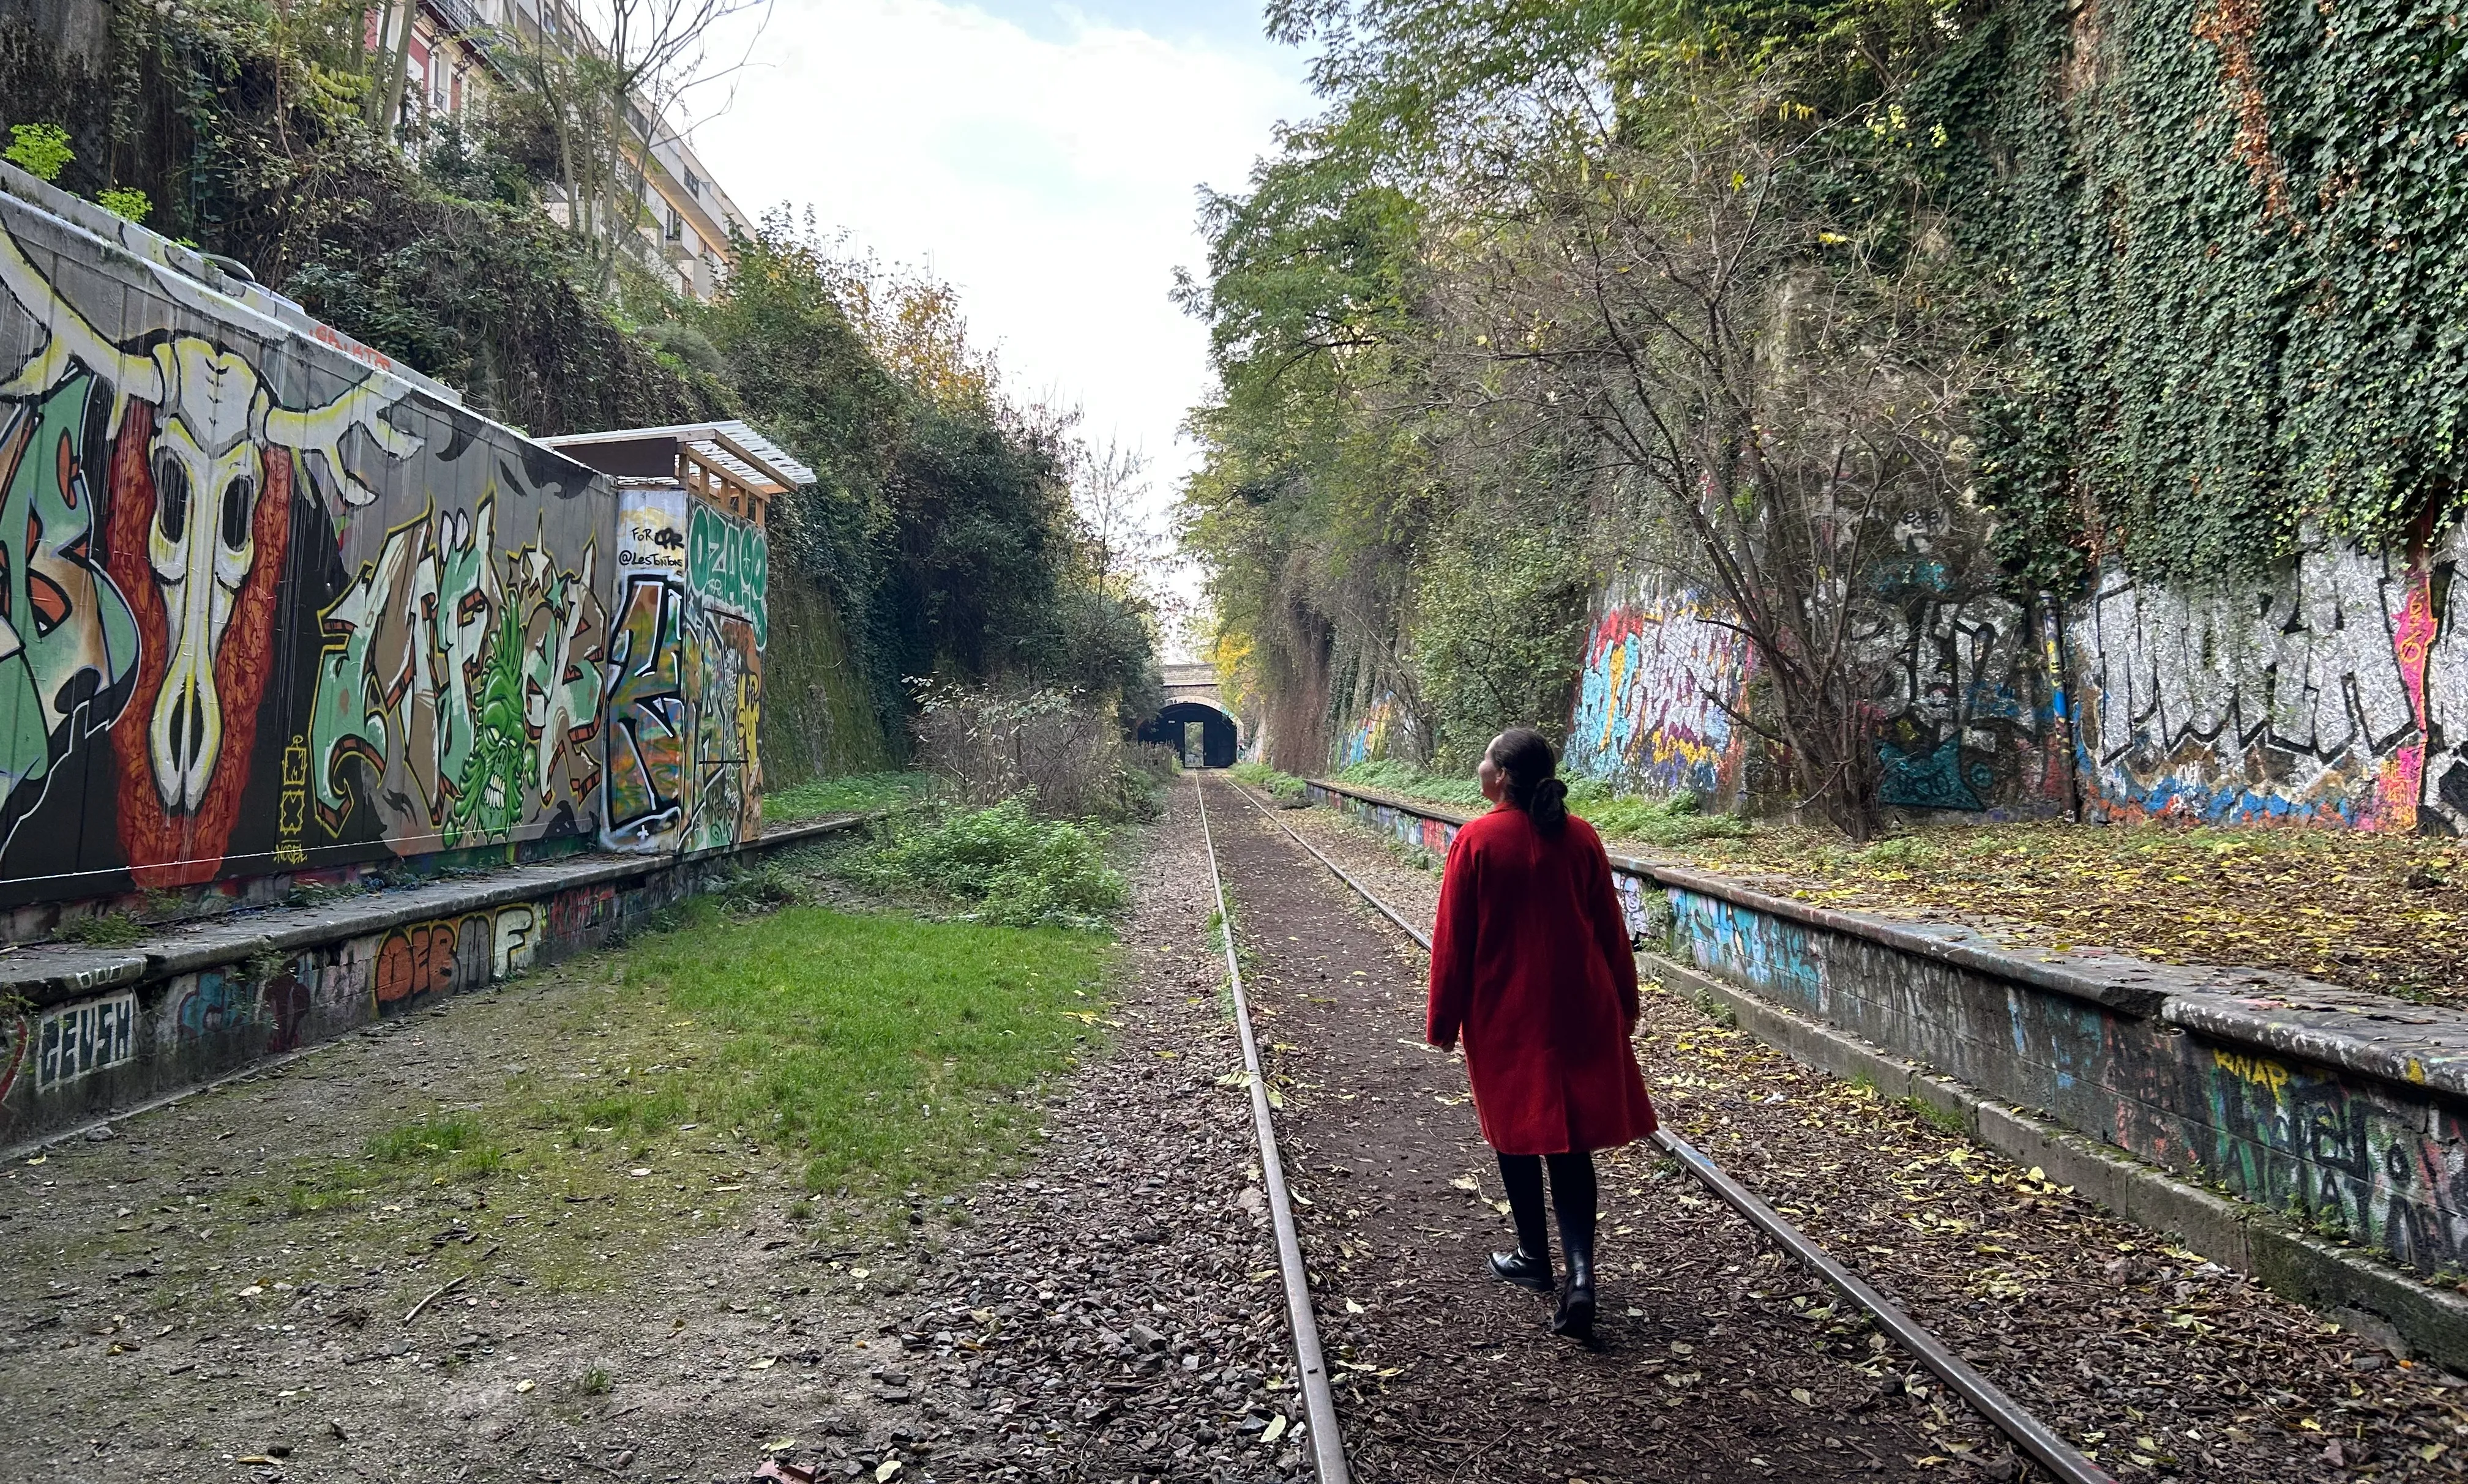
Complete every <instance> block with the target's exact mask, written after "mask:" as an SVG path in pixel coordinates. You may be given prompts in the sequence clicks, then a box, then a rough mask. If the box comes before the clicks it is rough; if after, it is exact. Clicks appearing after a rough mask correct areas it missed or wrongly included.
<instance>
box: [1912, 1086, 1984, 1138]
mask: <svg viewBox="0 0 2468 1484" xmlns="http://www.w3.org/2000/svg"><path fill="white" fill-rule="evenodd" d="M1903 1107H1907V1108H1909V1109H1910V1110H1911V1111H1912V1112H1914V1113H1917V1114H1919V1115H1920V1116H1921V1117H1922V1118H1925V1119H1927V1120H1928V1121H1929V1122H1930V1123H1932V1124H1934V1125H1936V1126H1937V1127H1938V1128H1939V1129H1942V1130H1945V1131H1946V1132H1948V1133H1954V1134H1968V1133H1970V1132H1971V1120H1969V1119H1967V1118H1965V1117H1963V1116H1962V1114H1961V1113H1960V1112H1958V1111H1956V1110H1955V1109H1954V1108H1950V1107H1937V1106H1936V1105H1935V1104H1933V1103H1931V1102H1930V1101H1929V1100H1928V1099H1926V1098H1924V1097H1921V1096H1919V1095H1918V1094H1916V1093H1914V1094H1912V1095H1911V1096H1910V1097H1908V1098H1905V1099H1903Z"/></svg>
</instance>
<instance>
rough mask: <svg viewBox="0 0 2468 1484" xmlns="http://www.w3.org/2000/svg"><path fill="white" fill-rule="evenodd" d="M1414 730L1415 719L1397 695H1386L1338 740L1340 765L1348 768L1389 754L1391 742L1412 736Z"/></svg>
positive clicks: (1338, 762)
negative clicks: (1400, 702)
mask: <svg viewBox="0 0 2468 1484" xmlns="http://www.w3.org/2000/svg"><path fill="white" fill-rule="evenodd" d="M1413 729H1414V719H1413V718H1411V717H1409V716H1407V715H1406V714H1405V707H1403V706H1400V705H1399V704H1397V697H1396V696H1381V697H1380V698H1379V699H1378V700H1376V701H1374V702H1372V703H1371V705H1370V707H1369V708H1368V709H1366V710H1365V711H1364V712H1363V713H1362V715H1360V717H1357V718H1355V720H1354V725H1353V726H1352V727H1350V728H1348V729H1347V731H1346V733H1345V735H1344V736H1342V737H1340V738H1338V739H1337V766H1339V767H1347V766H1350V765H1353V764H1356V763H1365V762H1370V761H1373V760H1375V759H1379V758H1385V757H1388V756H1390V755H1391V753H1390V751H1389V746H1390V743H1391V742H1392V741H1396V740H1401V739H1402V737H1403V736H1404V735H1410V734H1411V733H1412V731H1413Z"/></svg>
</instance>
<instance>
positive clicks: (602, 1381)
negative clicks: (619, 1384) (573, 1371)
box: [574, 1365, 616, 1397]
mask: <svg viewBox="0 0 2468 1484" xmlns="http://www.w3.org/2000/svg"><path fill="white" fill-rule="evenodd" d="M574 1389H575V1390H577V1391H580V1392H582V1393H583V1395H584V1396H586V1397H605V1396H606V1395H607V1394H608V1393H609V1392H611V1391H613V1390H615V1389H616V1382H614V1381H610V1380H609V1379H608V1368H607V1367H606V1366H605V1365H595V1366H593V1367H592V1368H591V1369H589V1370H587V1371H585V1372H583V1376H582V1379H581V1380H579V1381H576V1382H575V1383H574Z"/></svg>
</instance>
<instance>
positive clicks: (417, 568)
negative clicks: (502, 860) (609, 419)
mask: <svg viewBox="0 0 2468 1484" xmlns="http://www.w3.org/2000/svg"><path fill="white" fill-rule="evenodd" d="M496 505H497V501H496V496H495V493H494V491H493V489H492V490H491V492H490V493H489V494H487V495H484V496H483V497H482V499H481V501H480V503H479V505H478V506H477V507H476V508H475V509H473V510H470V511H467V512H447V513H444V514H437V513H429V512H423V514H421V516H420V517H419V518H417V519H415V520H413V521H411V522H410V523H409V524H407V525H405V526H403V527H402V528H400V529H399V530H396V531H392V532H389V533H387V535H386V537H385V543H384V545H383V546H382V547H381V548H380V550H379V551H378V554H377V559H375V560H374V561H371V562H369V563H368V564H366V565H365V566H363V567H362V568H361V569H360V572H359V574H358V576H357V577H355V578H354V580H353V582H352V583H351V585H350V586H349V587H347V588H346V589H345V590H344V592H343V594H342V596H341V597H340V598H338V599H336V600H335V601H334V603H333V604H332V605H331V606H330V607H328V608H327V609H326V610H325V612H324V613H323V614H322V615H321V622H322V629H323V633H324V636H325V640H326V648H325V651H324V653H323V654H322V655H321V656H320V660H319V664H318V671H317V687H316V695H317V711H316V715H315V717H314V719H313V721H312V729H311V732H310V740H309V757H310V762H311V765H312V767H313V769H314V771H315V776H316V780H317V810H318V817H319V819H320V821H321V822H322V823H324V824H325V825H326V826H327V828H328V829H329V831H337V830H339V828H340V827H341V825H342V824H343V823H345V822H347V821H348V819H349V816H350V814H351V813H352V811H353V810H354V809H355V808H366V809H368V810H372V811H374V813H375V815H376V816H377V819H378V821H379V822H380V823H381V826H382V833H383V838H384V839H385V841H386V844H387V846H388V848H389V849H391V850H393V851H394V852H395V853H396V854H398V855H412V854H416V853H419V852H422V851H428V850H436V849H439V848H446V849H451V848H453V847H455V846H458V845H463V844H467V843H471V842H475V841H476V842H481V843H491V844H493V843H500V842H503V841H506V840H512V839H521V838H528V837H533V836H536V835H537V834H539V833H545V832H546V831H548V830H550V829H552V828H558V827H560V826H561V827H562V829H563V830H564V831H566V832H571V831H572V830H573V829H574V828H575V822H576V821H577V820H578V819H580V818H585V817H588V816H589V814H590V812H591V810H592V809H593V796H594V794H595V793H596V792H597V790H598V788H599V784H600V765H599V760H598V751H599V749H598V747H597V745H596V742H597V739H598V735H599V717H600V708H599V693H600V687H601V658H602V655H601V648H600V647H601V641H602V636H603V634H604V632H605V630H606V620H605V619H604V618H603V616H602V612H601V606H600V601H599V599H598V598H597V596H595V595H594V593H593V591H592V581H591V579H592V573H591V568H592V565H593V561H594V558H595V557H596V555H597V553H596V550H595V546H594V544H593V543H592V542H590V541H589V540H587V539H586V541H585V543H584V545H583V551H582V566H581V570H580V571H573V570H560V569H559V568H558V566H557V564H556V562H555V560H554V559H552V558H550V557H549V556H548V555H547V553H546V550H545V547H546V544H547V543H546V541H545V539H544V538H543V537H540V536H539V534H538V533H535V534H534V539H532V540H531V541H529V542H527V543H525V544H524V545H523V546H521V547H518V548H515V549H513V550H507V551H502V552H501V551H500V550H499V548H498V546H497V544H496V539H495V536H496V531H495V518H496Z"/></svg>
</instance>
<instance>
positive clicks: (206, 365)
mask: <svg viewBox="0 0 2468 1484" xmlns="http://www.w3.org/2000/svg"><path fill="white" fill-rule="evenodd" d="M0 288H5V289H6V290H7V291H8V292H9V294H10V295H11V297H13V298H14V299H15V300H16V301H17V302H18V303H19V304H20V305H22V306H24V308H25V309H26V311H27V312H28V314H30V315H31V316H33V318H34V320H35V321H36V322H37V323H39V324H40V325H42V326H43V327H44V328H45V330H46V331H47V333H46V337H45V340H44V343H43V345H42V347H41V349H39V350H37V351H35V352H34V353H33V354H31V355H29V356H28V357H27V358H26V359H25V361H24V363H23V364H21V365H19V366H18V367H17V368H16V370H15V371H14V372H12V373H11V374H10V375H9V376H8V377H6V379H5V380H0V398H25V397H34V396H39V395H41V394H43V393H46V392H48V391H50V390H51V389H52V388H54V387H56V386H57V385H58V384H60V383H61V382H62V381H64V380H66V379H68V378H69V377H73V376H75V375H76V374H77V368H83V370H84V371H85V372H87V373H91V374H92V375H94V376H95V377H100V378H101V379H102V380H103V382H104V383H106V384H107V385H108V387H109V388H110V392H109V395H110V397H111V411H110V420H109V429H110V432H111V433H112V434H113V435H114V436H116V435H117V434H118V432H119V429H120V425H121V421H122V418H123V416H124V414H125V413H126V410H127V407H128V404H129V402H130V401H132V400H134V401H141V402H145V403H148V404H149V405H150V406H152V407H153V408H154V409H156V410H155V414H154V417H153V420H152V433H151V436H150V438H149V442H148V445H147V448H146V454H147V463H148V467H149V469H150V471H151V473H152V476H153V481H154V489H155V500H156V503H155V512H154V520H153V525H152V529H151V530H150V531H149V533H148V539H147V559H148V562H149V565H150V566H151V568H152V570H153V574H154V578H155V581H156V582H157V583H158V584H159V585H160V586H161V589H162V597H163V604H164V608H165V618H166V628H167V632H166V636H165V638H166V643H167V646H168V648H169V650H170V653H169V655H168V658H167V666H166V671H165V674H164V677H163V683H162V688H161V691H160V692H159V694H158V695H157V696H156V697H155V701H154V712H153V716H152V717H151V718H150V719H149V722H148V742H149V752H150V754H151V763H152V770H153V775H154V784H155V788H156V790H157V791H158V792H159V794H160V795H161V799H162V803H163V807H164V809H165V810H166V811H167V812H170V813H172V814H182V813H188V812H191V811H194V810H195V809H196V808H197V806H198V805H199V803H200V802H201V801H202V800H203V799H204V798H205V796H206V792H207V788H208V786H209V784H210V783H211V782H212V781H213V778H214V773H215V767H216V763H217V757H218V755H219V752H220V748H221V743H222V737H223V715H222V697H221V696H220V695H219V694H218V691H217V684H216V679H215V657H216V654H217V651H218V650H219V649H220V647H221V644H222V641H223V636H224V632H225V629H226V628H227V626H228V625H229V623H230V621H231V615H232V610H233V605H234V602H235V599H236V596H237V595H238V593H239V592H240V587H241V584H242V583H243V582H245V581H246V579H247V578H248V576H249V573H250V571H251V569H252V568H253V566H254V565H255V563H256V559H257V549H256V543H255V541H254V539H253V537H252V533H253V530H254V516H255V514H256V511H257V503H258V500H259V497H260V496H261V495H262V494H263V491H264V490H265V487H266V465H265V461H266V457H267V450H268V449H269V448H271V449H276V450H280V451H281V453H282V455H283V456H286V457H291V456H296V457H297V458H298V459H299V460H300V463H301V466H302V468H305V469H308V470H309V472H310V473H311V475H312V477H315V476H317V475H320V474H322V477H323V478H324V479H325V480H326V481H327V482H328V483H329V484H330V485H331V487H332V488H333V489H334V491H336V492H337V493H338V494H339V495H340V497H341V499H342V502H343V503H344V504H345V505H347V506H357V505H365V504H367V503H369V502H370V501H373V500H375V499H376V498H377V493H376V491H373V490H371V489H370V488H369V487H368V486H367V485H366V484H364V483H363V482H362V481H361V479H360V477H359V476H358V475H357V474H356V473H355V472H354V470H353V468H352V467H351V465H350V463H349V462H348V461H347V460H346V459H345V457H344V453H343V444H344V441H345V439H346V438H348V437H349V436H350V434H351V433H352V432H353V431H354V429H357V430H358V431H359V432H360V433H361V434H362V435H363V436H365V437H366V438H367V439H368V440H369V441H370V442H371V443H374V444H375V445H377V447H378V448H380V449H382V450H383V451H384V452H385V453H387V454H389V455H391V456H392V457H394V458H398V459H400V458H407V457H409V456H410V455H411V454H412V453H413V452H415V451H417V449H418V448H419V446H420V441H419V440H418V439H417V438H414V437H412V436H410V435H408V434H405V433H402V432H400V431H399V430H397V429H396V428H395V427H393V426H392V425H391V424H389V423H388V422H385V420H384V419H383V417H382V416H381V415H380V414H382V412H383V411H384V410H385V409H386V408H387V407H388V406H390V405H392V404H393V402H394V401H395V400H396V399H397V397H398V396H399V395H400V394H399V393H397V392H395V391H393V390H391V389H389V388H387V387H385V386H384V385H382V384H381V383H380V381H379V378H378V377H377V374H376V373H372V374H371V375H370V376H369V377H367V378H365V379H363V380H361V381H359V382H358V383H356V384H354V385H353V386H352V387H350V388H348V389H347V390H345V391H344V392H343V393H342V394H341V395H340V396H338V397H336V398H334V399H333V400H331V401H328V402H326V403H324V404H322V405H319V406H314V407H307V408H294V407H286V406H283V405H281V404H280V403H278V402H277V401H276V400H275V397H274V393H273V391H272V390H271V389H270V388H269V387H268V386H267V385H266V383H265V379H264V377H263V376H261V375H260V373H259V371H258V369H257V367H256V366H254V365H252V364H251V363H250V361H249V360H248V359H247V358H246V357H244V356H243V355H241V354H239V353H237V352H234V351H230V350H226V349H224V348H222V347H220V346H217V345H215V344H213V343H211V342H209V341H206V340H204V339H201V338H199V337H197V336H195V335H192V334H174V335H172V336H171V337H169V338H167V339H163V340H160V341H158V342H156V343H155V344H153V345H151V346H150V347H149V348H148V349H146V350H144V351H142V352H132V351H124V350H122V349H120V348H119V347H118V346H117V345H115V344H113V343H112V342H111V341H110V340H108V339H106V338H105V337H104V336H103V334H102V332H101V331H97V330H96V329H95V328H94V326H93V325H92V324H91V323H90V322H89V321H88V320H87V319H86V318H85V317H84V316H83V315H82V314H80V313H79V312H78V310H77V309H76V308H74V307H73V306H71V305H70V304H69V303H68V302H67V301H66V300H65V299H63V298H62V297H61V296H60V295H59V294H58V293H57V291H56V290H54V288H53V287H52V285H50V283H49V282H47V281H46V280H45V279H44V277H43V276H42V274H41V273H40V272H38V271H37V270H36V269H35V267H34V263H32V262H30V261H29V260H28V259H27V257H26V256H25V254H24V252H23V251H21V250H20V249H19V247H18V245H17V243H16V241H15V240H14V239H13V238H11V236H10V234H9V233H8V232H7V231H6V230H0ZM312 460H313V462H312Z"/></svg>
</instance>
